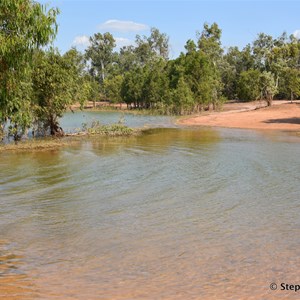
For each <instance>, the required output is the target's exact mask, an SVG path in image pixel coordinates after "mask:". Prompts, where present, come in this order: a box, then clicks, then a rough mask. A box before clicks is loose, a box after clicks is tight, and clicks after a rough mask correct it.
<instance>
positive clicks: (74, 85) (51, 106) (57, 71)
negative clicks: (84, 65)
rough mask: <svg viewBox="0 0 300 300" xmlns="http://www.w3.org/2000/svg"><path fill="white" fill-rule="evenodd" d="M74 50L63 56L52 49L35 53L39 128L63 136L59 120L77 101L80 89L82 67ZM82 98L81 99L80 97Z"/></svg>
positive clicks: (35, 93) (35, 83) (36, 103)
mask: <svg viewBox="0 0 300 300" xmlns="http://www.w3.org/2000/svg"><path fill="white" fill-rule="evenodd" d="M73 55H74V53H73V54H72V53H67V54H65V55H64V56H61V55H60V54H59V53H58V52H57V51H55V50H54V49H51V50H50V51H49V52H41V51H40V52H38V53H36V55H35V61H34V62H35V64H34V75H33V86H34V96H35V97H34V99H35V113H36V118H37V123H38V125H39V126H38V127H39V128H43V129H44V130H45V131H46V132H47V131H48V130H49V131H50V133H51V135H62V134H63V130H62V128H60V126H59V123H58V120H59V118H61V117H62V116H63V113H64V112H65V111H66V109H67V107H68V106H69V105H70V104H72V103H73V102H74V100H75V99H76V98H77V97H80V96H81V95H80V96H79V95H78V93H79V92H78V91H79V88H80V87H79V86H78V85H79V78H78V76H79V75H78V69H77V65H76V64H75V61H74V57H72V56H73ZM77 100H78V98H77Z"/></svg>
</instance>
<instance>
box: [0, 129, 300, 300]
mask: <svg viewBox="0 0 300 300" xmlns="http://www.w3.org/2000/svg"><path fill="white" fill-rule="evenodd" d="M299 142H300V138H299V137H297V136H292V135H289V134H287V133H263V132H262V133H259V132H255V131H243V130H225V129H222V130H221V129H219V130H217V129H216V130H213V129H153V130H151V131H149V132H148V134H145V135H143V136H139V137H132V138H110V139H105V138H101V139H100V138H99V139H97V138H96V139H92V140H83V141H82V143H80V144H79V145H77V146H72V147H69V148H63V149H60V150H57V151H46V152H31V153H28V152H22V153H13V152H9V153H1V154H0V299H299V298H300V292H298V293H295V292H294V291H280V290H277V291H271V290H270V288H269V285H270V283H272V282H276V283H277V284H278V286H279V284H280V283H282V282H283V283H289V284H300V271H299V266H300V256H299V255H300V247H299V245H300V200H299V199H300V197H299V194H300V185H299V179H300V160H299V157H300V143H299Z"/></svg>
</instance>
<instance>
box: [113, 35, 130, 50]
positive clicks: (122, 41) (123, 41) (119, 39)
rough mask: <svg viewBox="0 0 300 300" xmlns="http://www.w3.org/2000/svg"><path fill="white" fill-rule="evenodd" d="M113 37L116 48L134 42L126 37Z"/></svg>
mask: <svg viewBox="0 0 300 300" xmlns="http://www.w3.org/2000/svg"><path fill="white" fill-rule="evenodd" d="M114 39H115V41H116V45H117V48H122V47H124V46H130V45H133V44H134V42H133V41H131V40H130V39H126V38H122V37H116V38H114Z"/></svg>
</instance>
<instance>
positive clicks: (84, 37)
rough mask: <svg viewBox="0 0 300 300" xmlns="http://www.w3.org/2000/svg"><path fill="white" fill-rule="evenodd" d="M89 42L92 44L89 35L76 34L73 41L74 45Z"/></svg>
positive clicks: (83, 44) (82, 44)
mask: <svg viewBox="0 0 300 300" xmlns="http://www.w3.org/2000/svg"><path fill="white" fill-rule="evenodd" d="M89 44H90V40H89V37H88V36H87V35H79V36H76V37H75V39H74V40H73V43H72V45H74V46H84V47H87V46H89Z"/></svg>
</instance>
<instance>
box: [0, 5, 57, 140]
mask: <svg viewBox="0 0 300 300" xmlns="http://www.w3.org/2000/svg"><path fill="white" fill-rule="evenodd" d="M57 14H58V10H57V9H50V10H47V9H46V7H44V6H42V5H41V4H39V3H37V2H35V1H31V0H1V1H0V111H1V114H0V117H1V120H0V123H1V127H3V126H4V125H5V123H7V121H9V122H10V128H9V129H10V132H11V134H12V135H13V136H14V137H15V138H16V139H17V138H19V137H20V136H21V135H22V134H24V133H25V131H26V129H27V128H28V127H29V126H30V124H31V120H32V113H31V108H30V106H31V102H30V99H31V98H30V96H31V93H32V89H31V84H30V82H31V59H32V54H33V51H34V50H35V49H37V48H39V47H41V46H46V45H47V44H48V43H49V42H51V41H52V40H53V39H54V37H55V35H56V31H57V25H56V15H57Z"/></svg>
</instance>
